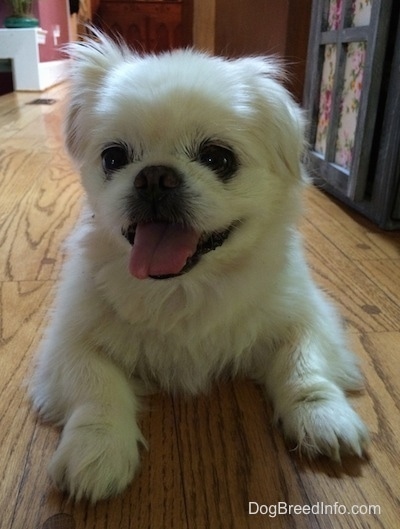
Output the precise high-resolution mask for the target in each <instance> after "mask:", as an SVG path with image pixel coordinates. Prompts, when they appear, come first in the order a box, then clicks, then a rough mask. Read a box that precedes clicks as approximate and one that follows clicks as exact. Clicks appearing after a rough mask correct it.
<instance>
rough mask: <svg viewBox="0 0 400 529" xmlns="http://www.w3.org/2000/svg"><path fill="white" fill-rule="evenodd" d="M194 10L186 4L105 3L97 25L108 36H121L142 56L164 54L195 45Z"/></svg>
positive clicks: (115, 0) (109, 0)
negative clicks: (143, 53) (191, 12)
mask: <svg viewBox="0 0 400 529" xmlns="http://www.w3.org/2000/svg"><path fill="white" fill-rule="evenodd" d="M189 12H190V6H189V5H188V3H186V2H185V1H184V0H176V1H175V2H174V1H172V2H171V1H156V2H146V1H139V2H136V1H121V0H103V1H101V2H100V5H99V9H98V12H97V14H96V23H97V25H99V26H100V27H101V28H102V29H103V30H104V31H105V32H106V33H108V34H110V35H112V36H121V37H122V38H123V39H124V40H125V41H126V42H127V43H128V44H129V45H130V46H131V47H132V48H134V49H137V50H138V51H141V52H160V51H165V50H170V49H173V48H179V47H182V46H187V45H190V44H191V20H188V13H189Z"/></svg>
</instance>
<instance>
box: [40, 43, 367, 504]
mask: <svg viewBox="0 0 400 529" xmlns="http://www.w3.org/2000/svg"><path fill="white" fill-rule="evenodd" d="M72 55H73V58H74V60H73V69H72V73H71V100H70V105H69V110H68V116H67V124H66V138H67V147H68V149H69V152H70V154H71V156H72V158H73V159H74V161H75V163H76V165H77V167H78V168H79V170H80V173H81V175H82V182H83V186H84V187H85V189H86V192H87V197H88V203H89V205H88V208H87V211H86V212H85V213H84V214H83V216H82V219H81V222H80V223H79V226H78V228H77V230H76V233H75V234H74V236H73V237H72V239H71V242H70V245H69V250H70V258H69V262H68V263H67V264H66V266H65V269H64V273H63V277H62V281H61V285H60V289H59V292H58V296H57V299H56V304H55V310H54V314H53V318H52V323H51V325H50V327H49V329H48V331H47V334H46V336H45V338H44V341H43V344H42V347H41V351H40V355H39V358H38V365H37V369H36V373H35V376H34V380H33V383H32V398H33V401H34V404H35V407H36V408H37V409H38V410H39V411H40V413H41V414H42V416H43V417H44V418H45V419H48V420H51V421H54V422H56V423H58V424H60V425H62V426H63V433H62V437H61V441H60V444H59V447H58V449H57V451H56V453H55V455H54V458H53V460H52V462H51V466H50V472H51V475H52V477H53V478H54V480H55V482H56V483H57V484H58V485H59V486H60V487H61V488H63V489H66V490H68V491H69V493H70V494H71V495H72V496H74V497H76V498H77V499H79V498H81V497H83V496H87V497H89V498H91V499H92V500H93V501H96V500H99V499H101V498H104V497H106V496H108V495H111V494H116V493H119V492H121V491H122V490H123V489H124V488H125V487H126V486H127V484H128V483H129V482H130V481H131V479H132V477H133V475H134V472H135V470H136V468H137V466H138V463H139V455H138V443H139V442H144V440H143V439H142V437H141V433H140V431H139V428H138V426H137V425H136V422H135V415H136V412H137V409H138V389H137V382H135V381H136V380H137V379H141V380H142V381H145V382H148V383H151V384H154V383H157V384H158V385H159V386H160V387H161V388H164V389H167V390H171V391H178V390H184V391H186V392H190V393H195V392H198V391H203V390H205V389H207V387H208V386H209V384H210V382H212V381H213V380H214V379H215V378H216V377H217V376H218V375H220V374H222V373H228V374H229V375H235V374H238V373H240V374H242V375H245V376H249V377H252V378H253V379H255V380H256V381H257V382H258V383H260V384H262V385H263V386H264V387H265V389H266V392H267V394H268V395H269V396H270V398H271V399H272V401H273V404H274V409H275V413H276V417H277V419H280V420H281V423H282V427H283V431H284V433H285V435H286V436H287V437H288V438H289V439H290V440H291V441H292V442H294V443H295V444H296V445H297V446H298V448H299V449H301V451H303V452H305V453H306V454H308V455H311V456H314V455H317V454H326V455H328V456H331V457H332V458H334V459H339V458H340V454H342V453H350V454H357V455H358V456H361V455H362V452H363V449H364V447H365V445H366V443H367V437H368V436H367V432H366V429H365V426H364V425H363V423H362V422H361V420H360V419H359V417H358V416H357V414H356V413H355V412H354V411H353V409H352V408H351V407H350V405H349V403H348V402H347V400H346V397H345V393H344V392H345V391H346V390H353V389H357V388H359V387H360V386H361V377H360V374H359V371H358V368H357V364H356V362H355V360H354V357H353V356H352V354H351V353H350V352H349V351H348V349H347V346H346V343H345V340H344V337H343V332H342V329H341V324H340V320H339V317H338V315H337V314H336V312H335V310H334V309H333V308H332V306H331V305H330V304H329V302H328V301H327V300H326V298H325V296H324V295H323V294H322V293H321V291H320V290H318V288H317V287H316V286H315V284H314V283H313V281H312V279H311V277H310V274H309V271H308V268H307V265H306V262H305V259H304V256H303V250H302V246H301V241H300V237H299V235H298V233H297V231H296V228H295V223H296V219H297V217H298V214H299V209H300V207H299V201H300V198H299V194H300V193H301V190H302V187H303V185H304V181H305V178H304V177H303V176H302V167H301V164H300V156H301V151H302V145H303V124H302V117H301V114H300V111H299V110H298V108H297V106H296V105H295V104H294V102H293V101H292V99H291V97H290V96H289V95H288V93H287V92H286V90H285V89H284V88H282V86H281V85H280V84H279V82H278V81H277V77H279V69H278V68H277V67H276V65H275V64H274V62H273V61H271V60H265V59H261V58H249V59H240V60H236V61H227V60H224V59H222V58H215V57H209V56H207V55H204V54H201V53H196V52H193V51H189V50H187V51H175V52H172V53H167V54H163V55H161V56H146V57H139V56H135V55H133V54H131V53H130V52H129V51H128V50H127V49H124V48H123V47H118V46H116V45H115V44H113V43H112V42H111V41H109V40H107V39H106V38H104V37H100V40H99V41H98V42H90V41H89V42H86V43H84V44H77V45H74V46H73V47H72ZM205 138H213V139H215V140H216V141H220V142H223V143H226V144H229V145H230V146H232V147H233V148H234V149H235V151H236V153H237V155H238V157H239V159H240V167H239V170H238V172H237V174H236V175H235V176H234V177H233V178H232V179H231V180H230V181H229V182H225V183H223V182H221V181H219V179H218V178H216V176H215V175H214V174H213V173H212V172H211V171H210V170H209V169H207V168H205V167H202V166H200V165H199V164H198V163H194V162H193V160H192V159H191V158H190V156H189V155H188V150H190V149H193V148H195V146H196V145H198V144H199V143H200V142H201V141H203V140H204V139H205ZM116 139H118V140H120V139H123V140H124V141H126V142H127V143H129V144H130V145H131V146H132V148H133V150H134V152H135V153H137V159H136V160H135V161H134V162H133V163H131V164H129V165H128V166H127V167H126V168H124V169H122V170H121V171H120V172H119V173H118V175H117V176H116V177H115V178H113V179H111V180H106V179H105V178H104V173H103V171H102V167H101V160H100V153H101V150H102V148H103V147H104V145H105V144H108V143H109V142H112V141H115V140H116ZM154 164H163V165H169V166H173V167H175V168H177V170H179V171H180V172H181V173H182V174H184V175H185V185H187V186H188V188H189V190H190V191H191V192H193V194H194V195H195V196H196V197H197V199H196V200H197V201H196V205H195V208H194V211H193V225H194V226H195V227H196V228H197V229H199V230H201V231H207V232H208V231H214V230H218V229H221V228H222V227H225V226H228V225H230V224H231V223H232V221H234V220H238V219H239V220H240V221H241V225H240V226H239V228H238V229H237V230H235V232H234V233H232V234H231V236H230V237H229V239H228V240H227V241H226V242H225V243H224V245H223V246H221V247H220V248H217V249H216V250H214V251H212V252H210V253H208V254H207V255H205V256H203V258H202V259H201V261H200V262H199V264H198V265H197V266H195V267H194V268H193V269H192V270H191V271H189V272H188V273H186V274H185V275H182V276H180V277H177V278H173V279H169V280H163V281H157V280H152V279H145V280H139V279H136V278H133V277H132V276H130V275H129V273H128V266H127V265H128V256H129V252H130V245H129V243H128V242H127V241H126V240H125V239H124V238H123V237H122V235H121V226H122V225H124V223H126V222H127V220H126V212H125V211H124V210H123V208H122V200H121V199H122V197H124V196H125V195H126V194H127V193H128V192H129V190H130V189H131V188H132V182H133V178H134V176H135V175H136V174H137V173H138V172H139V171H140V170H141V169H142V168H143V167H145V166H148V165H154Z"/></svg>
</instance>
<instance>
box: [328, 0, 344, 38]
mask: <svg viewBox="0 0 400 529" xmlns="http://www.w3.org/2000/svg"><path fill="white" fill-rule="evenodd" d="M342 5H343V4H342V0H329V14H328V30H329V31H334V30H336V29H339V26H340V21H341V18H342Z"/></svg>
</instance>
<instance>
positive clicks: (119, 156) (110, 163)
mask: <svg viewBox="0 0 400 529" xmlns="http://www.w3.org/2000/svg"><path fill="white" fill-rule="evenodd" d="M101 160H102V164H103V170H104V172H105V173H106V174H107V175H109V174H110V173H113V172H114V171H118V169H121V168H122V167H124V166H125V165H127V164H128V163H129V156H128V152H127V149H126V148H125V147H124V146H123V145H111V146H110V147H107V148H106V149H104V151H103V152H102V153H101Z"/></svg>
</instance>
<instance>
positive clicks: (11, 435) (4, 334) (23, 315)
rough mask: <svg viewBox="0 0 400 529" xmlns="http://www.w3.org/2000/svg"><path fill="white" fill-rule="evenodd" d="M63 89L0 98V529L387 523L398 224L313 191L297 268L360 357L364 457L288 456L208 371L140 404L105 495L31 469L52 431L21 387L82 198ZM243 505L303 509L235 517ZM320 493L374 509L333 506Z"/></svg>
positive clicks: (392, 519)
mask: <svg viewBox="0 0 400 529" xmlns="http://www.w3.org/2000/svg"><path fill="white" fill-rule="evenodd" d="M64 95H65V87H64V86H62V85H61V86H59V87H55V88H53V89H51V90H49V91H48V93H47V94H46V97H53V98H55V99H57V103H56V104H55V105H52V106H51V107H38V106H30V105H26V103H27V102H28V101H29V100H31V99H34V98H35V97H38V94H24V93H20V94H10V95H7V96H3V97H1V98H0V127H1V129H0V140H1V141H0V185H1V194H0V310H1V313H0V340H1V341H0V345H1V352H0V355H1V356H0V358H1V370H0V410H1V413H0V476H1V480H0V513H1V514H0V528H1V529H22V528H34V529H56V528H57V527H58V528H59V529H60V528H63V529H72V528H73V527H75V528H76V529H116V528H118V529H120V528H122V529H128V528H129V529H130V528H132V529H148V528H151V529H153V528H154V529H168V528H171V529H172V528H173V529H203V528H204V529H208V528H211V529H261V528H267V527H268V528H273V529H280V528H282V529H287V528H292V529H306V528H307V529H309V528H312V529H331V528H335V529H337V528H343V529H350V528H351V529H355V528H356V529H358V528H359V529H361V528H363V529H364V528H371V529H378V528H385V529H387V528H392V527H397V524H398V517H399V513H400V504H399V498H400V480H399V475H400V473H399V471H400V468H399V461H400V446H399V438H400V421H399V417H400V411H399V407H400V406H399V403H400V382H399V381H400V362H399V345H400V328H399V327H400V309H399V297H400V234H399V233H384V232H381V231H380V230H378V229H377V228H376V227H374V226H373V225H372V224H370V223H369V222H367V221H365V220H364V219H363V218H361V217H360V216H358V215H356V214H354V213H352V212H349V211H348V210H347V209H346V208H344V207H342V206H341V205H339V204H338V203H337V202H335V201H334V200H333V199H331V198H329V197H327V196H325V195H324V194H323V193H321V192H320V191H318V190H316V189H310V190H308V191H307V192H306V197H305V198H306V201H305V218H304V220H303V222H302V224H301V228H302V231H303V234H304V238H305V243H306V250H307V255H308V257H309V261H310V265H311V268H312V272H313V274H314V275H315V278H316V279H317V281H318V282H319V283H320V284H321V285H322V286H323V287H324V288H325V289H326V290H327V291H328V292H329V293H330V294H331V295H332V297H333V298H334V299H335V300H336V302H337V304H338V306H339V309H340V310H341V311H342V314H343V316H344V317H345V319H346V321H347V325H348V330H349V339H350V341H351V344H352V347H353V349H354V350H355V351H356V353H357V354H358V356H359V357H360V360H361V362H362V367H363V372H364V374H365V378H366V389H365V392H364V393H363V394H361V395H357V396H352V397H351V399H352V401H353V404H354V406H355V407H356V408H357V410H358V411H359V413H360V414H361V416H362V417H363V419H364V420H365V422H366V423H367V424H368V426H369V428H370V431H371V440H372V443H371V447H370V452H369V458H368V460H365V461H357V460H354V459H349V460H345V461H343V465H342V466H339V465H336V464H334V463H332V462H330V461H328V460H325V459H321V460H318V461H314V462H308V461H305V460H302V459H300V458H299V457H298V455H297V454H296V452H293V451H290V449H289V448H288V447H287V446H286V445H285V443H284V441H283V439H282V436H281V433H280V430H279V428H277V427H276V426H275V425H274V424H273V416H272V410H271V407H270V405H269V403H268V402H265V400H264V397H263V395H262V392H261V389H260V388H258V387H256V386H254V384H252V383H250V382H249V381H246V380H237V381H234V382H223V381H221V383H219V384H216V385H215V386H214V387H213V388H212V390H211V391H210V393H209V394H207V395H201V396H198V397H195V398H184V397H178V396H173V397H171V396H168V395H165V394H157V395H154V396H152V397H149V398H146V399H144V402H143V411H142V413H141V418H140V422H141V428H142V430H143V433H144V435H145V437H146V439H147V441H148V445H149V448H148V450H143V452H142V465H141V469H140V471H139V473H138V475H137V476H136V479H135V480H134V482H133V483H132V485H131V486H130V487H129V488H128V490H127V491H126V492H125V493H124V494H122V495H121V496H120V497H118V498H115V499H112V500H109V501H104V502H100V503H99V504H97V505H94V506H93V505H90V504H88V503H86V502H81V503H78V504H74V503H72V502H70V501H68V499H67V498H66V497H65V496H64V495H63V494H61V493H59V492H58V491H56V490H54V489H53V487H52V485H51V483H50V480H49V478H48V476H47V473H46V465H47V462H48V461H49V459H50V457H51V455H52V453H53V451H54V449H55V447H56V445H57V441H58V435H59V432H58V431H57V429H56V428H54V427H52V426H49V425H45V424H42V423H40V422H39V421H38V419H37V417H36V415H35V414H34V413H33V412H32V410H31V408H30V404H29V400H28V398H27V391H26V383H27V381H28V380H29V376H30V373H31V371H32V364H33V358H34V353H35V351H36V349H37V346H38V343H39V340H40V337H41V334H42V331H43V328H44V326H45V324H46V321H47V311H48V309H49V307H50V306H51V302H52V299H53V292H54V287H55V285H56V282H57V277H58V275H59V271H60V267H61V264H62V262H63V259H64V251H63V244H62V243H63V240H64V239H65V237H66V235H67V234H68V233H69V232H70V230H71V229H72V227H73V225H74V223H75V222H76V218H77V215H78V213H79V210H80V206H81V200H82V192H81V189H80V186H79V184H78V178H77V175H76V174H75V173H74V171H73V169H72V168H71V166H70V163H69V162H68V160H67V158H66V156H65V154H64V151H63V147H62V140H61V135H60V126H61V114H62V104H63V99H64ZM249 502H258V503H259V504H265V505H267V506H270V508H271V506H275V505H278V504H279V502H285V503H286V504H290V505H300V506H309V508H310V509H311V507H313V509H314V512H310V513H309V514H297V515H296V514H293V513H292V514H279V515H276V516H275V517H272V516H271V517H270V516H268V515H261V514H254V515H250V514H249V512H248V506H249ZM335 502H337V504H336V508H337V506H338V505H341V506H345V508H346V510H347V509H351V507H352V506H353V505H359V506H366V507H365V508H366V509H368V507H369V508H372V506H379V509H380V512H379V513H377V512H374V513H370V514H364V515H356V514H353V513H346V514H342V515H341V514H338V513H336V514H335V512H334V511H333V509H334V506H335ZM324 506H327V507H328V508H330V509H331V511H332V512H331V513H329V512H328V513H325V514H324V512H321V509H323V508H324ZM272 508H273V507H272ZM318 508H319V509H320V511H319V512H315V510H316V509H318ZM328 510H329V509H328Z"/></svg>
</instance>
